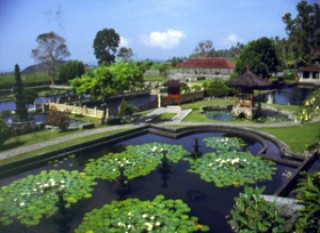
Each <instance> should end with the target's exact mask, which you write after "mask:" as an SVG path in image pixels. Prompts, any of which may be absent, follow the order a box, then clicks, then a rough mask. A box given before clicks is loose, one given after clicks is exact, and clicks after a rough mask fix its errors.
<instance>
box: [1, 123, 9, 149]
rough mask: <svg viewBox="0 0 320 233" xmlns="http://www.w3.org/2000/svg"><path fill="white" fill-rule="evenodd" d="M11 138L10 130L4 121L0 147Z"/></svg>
mask: <svg viewBox="0 0 320 233" xmlns="http://www.w3.org/2000/svg"><path fill="white" fill-rule="evenodd" d="M9 137H10V128H9V126H7V125H6V123H5V122H4V121H3V120H0V145H2V144H3V143H4V141H5V140H7V139H8V138H9Z"/></svg>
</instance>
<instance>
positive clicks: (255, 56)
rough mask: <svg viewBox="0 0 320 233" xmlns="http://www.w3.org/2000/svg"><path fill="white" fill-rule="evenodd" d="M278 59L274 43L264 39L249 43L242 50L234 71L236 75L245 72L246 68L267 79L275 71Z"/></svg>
mask: <svg viewBox="0 0 320 233" xmlns="http://www.w3.org/2000/svg"><path fill="white" fill-rule="evenodd" d="M278 65H279V59H278V56H277V53H276V48H275V45H274V42H273V41H272V40H270V39H268V38H266V37H262V38H260V39H258V40H255V41H251V42H250V43H248V45H246V46H245V47H244V49H242V51H241V53H240V57H239V59H238V61H237V63H236V68H235V71H236V72H237V73H238V74H242V73H244V72H245V70H246V67H247V66H249V67H250V70H251V71H252V72H253V73H255V74H257V75H262V77H263V78H269V77H270V76H271V73H273V72H276V71H277V67H278Z"/></svg>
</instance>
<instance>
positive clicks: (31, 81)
mask: <svg viewBox="0 0 320 233" xmlns="http://www.w3.org/2000/svg"><path fill="white" fill-rule="evenodd" d="M21 77H22V82H23V84H24V85H26V86H35V85H43V84H50V82H51V79H50V77H49V75H48V74H46V73H34V74H21ZM14 84H15V78H14V74H1V75H0V87H1V88H3V89H5V88H12V86H13V85H14Z"/></svg>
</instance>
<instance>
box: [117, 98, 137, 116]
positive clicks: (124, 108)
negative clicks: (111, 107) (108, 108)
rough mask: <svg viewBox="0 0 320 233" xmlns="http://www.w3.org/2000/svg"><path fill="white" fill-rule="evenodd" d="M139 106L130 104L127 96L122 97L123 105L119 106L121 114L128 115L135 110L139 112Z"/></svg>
mask: <svg viewBox="0 0 320 233" xmlns="http://www.w3.org/2000/svg"><path fill="white" fill-rule="evenodd" d="M138 111H139V108H137V107H136V106H134V105H131V104H128V103H127V101H126V100H125V98H123V99H122V102H121V105H120V106H119V115H120V116H127V115H132V114H133V113H135V112H138Z"/></svg>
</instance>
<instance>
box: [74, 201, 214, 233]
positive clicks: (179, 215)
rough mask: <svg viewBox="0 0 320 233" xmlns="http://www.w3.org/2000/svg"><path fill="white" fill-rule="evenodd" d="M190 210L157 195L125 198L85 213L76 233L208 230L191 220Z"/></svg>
mask: <svg viewBox="0 0 320 233" xmlns="http://www.w3.org/2000/svg"><path fill="white" fill-rule="evenodd" d="M189 212H190V208H189V207H188V206H187V204H185V203H184V202H183V201H181V200H165V199H164V196H162V195H158V196H157V197H156V198H155V199H154V200H152V201H140V200H138V199H127V200H124V201H113V202H111V203H110V204H107V205H104V206H103V207H102V208H101V209H94V210H93V211H92V212H90V213H87V214H86V215H85V217H84V221H83V222H82V223H81V224H80V225H79V227H78V228H77V229H76V230H75V232H76V233H94V232H99V233H110V232H114V233H123V232H137V233H138V232H155V233H157V232H185V233H188V232H199V231H208V230H209V228H208V227H207V226H205V225H201V224H199V223H198V222H197V220H198V219H197V218H196V217H190V216H189V215H188V213H189Z"/></svg>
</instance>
